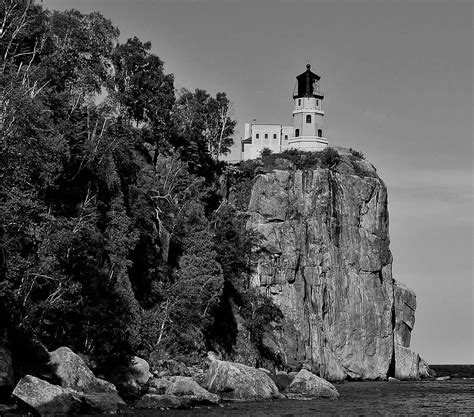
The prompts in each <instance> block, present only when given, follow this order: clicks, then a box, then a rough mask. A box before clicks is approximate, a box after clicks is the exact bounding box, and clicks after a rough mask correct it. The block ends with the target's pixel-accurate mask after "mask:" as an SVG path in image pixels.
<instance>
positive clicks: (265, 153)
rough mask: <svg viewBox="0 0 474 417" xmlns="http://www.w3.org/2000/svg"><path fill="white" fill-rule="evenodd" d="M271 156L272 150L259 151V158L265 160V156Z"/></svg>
mask: <svg viewBox="0 0 474 417" xmlns="http://www.w3.org/2000/svg"><path fill="white" fill-rule="evenodd" d="M271 154H272V150H271V149H270V148H263V149H262V150H261V151H260V158H262V159H263V158H266V157H267V156H270V155H271Z"/></svg>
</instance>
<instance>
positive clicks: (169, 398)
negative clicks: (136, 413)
mask: <svg viewBox="0 0 474 417" xmlns="http://www.w3.org/2000/svg"><path fill="white" fill-rule="evenodd" d="M189 406H190V404H189V403H188V402H187V399H186V398H183V397H177V396H176V395H169V394H145V395H144V396H143V397H142V398H140V399H139V400H138V401H137V402H136V403H135V404H134V407H135V408H150V409H157V408H186V407H189Z"/></svg>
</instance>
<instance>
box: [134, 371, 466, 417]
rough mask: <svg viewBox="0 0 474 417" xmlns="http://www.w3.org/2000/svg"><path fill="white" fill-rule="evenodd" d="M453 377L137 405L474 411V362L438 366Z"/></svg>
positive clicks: (224, 410) (217, 411)
mask: <svg viewBox="0 0 474 417" xmlns="http://www.w3.org/2000/svg"><path fill="white" fill-rule="evenodd" d="M433 368H434V369H435V370H436V372H437V375H438V376H444V375H451V376H452V377H453V378H452V379H450V380H448V381H435V380H422V381H390V382H389V381H370V382H369V381H368V382H346V383H343V384H335V386H336V388H337V390H338V391H339V394H340V395H341V396H340V398H339V399H338V400H327V399H317V400H308V401H295V400H279V401H264V402H243V403H230V404H225V405H224V406H223V407H210V408H208V407H202V408H197V409H192V410H169V411H168V410H163V411H161V410H155V411H143V412H142V411H138V410H137V411H136V412H134V415H135V416H137V415H143V416H172V417H178V416H255V417H259V416H273V417H291V416H295V417H296V416H314V415H323V416H324V415H351V416H353V415H357V416H388V415H417V416H419V415H426V416H431V415H466V416H469V415H470V416H474V366H473V365H462V366H459V365H458V366H456V365H454V366H453V365H442V366H433Z"/></svg>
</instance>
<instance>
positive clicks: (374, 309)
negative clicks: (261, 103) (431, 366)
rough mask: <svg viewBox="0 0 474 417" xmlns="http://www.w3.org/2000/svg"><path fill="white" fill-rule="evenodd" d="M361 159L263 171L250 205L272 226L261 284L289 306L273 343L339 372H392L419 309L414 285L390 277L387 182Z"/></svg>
mask: <svg viewBox="0 0 474 417" xmlns="http://www.w3.org/2000/svg"><path fill="white" fill-rule="evenodd" d="M353 166H354V164H352V167H351V164H350V162H349V161H346V160H345V159H344V158H343V160H342V162H341V163H340V164H339V165H338V167H339V168H336V169H335V170H329V169H314V170H274V171H272V172H269V173H266V174H261V175H259V176H257V177H256V178H255V181H254V185H253V189H252V194H251V198H250V202H249V206H248V214H249V220H248V224H247V227H248V228H252V229H255V230H258V231H259V232H260V233H261V234H262V235H263V236H264V242H263V243H262V248H261V249H262V252H261V256H260V259H259V263H258V268H257V272H256V274H255V275H254V276H253V285H254V286H256V287H258V288H259V290H260V291H261V292H262V293H265V294H267V295H269V296H271V297H272V299H273V301H274V302H275V304H276V305H277V306H278V307H279V308H280V309H281V311H282V313H283V316H284V318H283V319H282V320H281V321H280V322H279V323H274V325H273V329H272V331H271V332H270V333H271V335H270V336H269V337H267V339H268V340H271V343H269V347H271V349H272V351H273V353H274V355H275V356H277V357H279V358H280V359H281V361H282V362H283V364H287V365H289V366H293V365H296V364H298V363H302V362H308V361H309V362H310V363H311V364H312V368H313V370H314V371H315V372H316V373H318V374H319V375H320V376H321V377H323V378H325V379H329V380H333V381H334V380H342V379H346V378H352V379H385V378H387V376H390V374H391V373H392V374H393V373H394V372H395V371H394V369H395V359H396V357H399V356H400V355H399V354H398V352H399V351H400V349H398V348H397V352H395V349H394V346H395V345H397V346H401V347H403V348H404V349H405V348H408V347H409V344H410V332H411V330H412V329H413V325H414V319H415V316H414V312H415V308H416V297H415V294H414V293H413V291H411V290H409V289H408V288H406V287H405V286H403V285H401V284H398V283H396V282H395V280H394V279H393V278H392V255H391V252H390V249H389V241H390V240H389V229H388V226H389V217H388V209H387V189H386V187H385V184H384V183H383V181H382V180H381V179H380V178H379V177H378V176H377V174H376V171H375V168H374V167H373V166H372V165H371V164H370V163H368V162H366V161H364V171H362V173H361V171H360V170H359V171H358V172H357V173H356V172H355V171H354V168H353ZM270 345H271V346H270ZM395 353H397V354H395ZM405 356H406V355H405ZM405 362H406V363H407V366H409V367H410V370H407V372H406V375H409V377H410V378H417V377H418V376H417V375H416V371H413V367H415V368H416V364H415V365H414V364H413V361H405ZM408 362H409V363H408ZM400 366H403V364H400ZM397 373H398V374H402V373H403V374H405V372H401V371H400V367H399V366H398V367H397Z"/></svg>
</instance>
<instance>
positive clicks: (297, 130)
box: [295, 129, 300, 138]
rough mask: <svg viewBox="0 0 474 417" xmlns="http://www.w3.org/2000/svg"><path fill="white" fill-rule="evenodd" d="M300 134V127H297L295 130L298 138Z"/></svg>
mask: <svg viewBox="0 0 474 417" xmlns="http://www.w3.org/2000/svg"><path fill="white" fill-rule="evenodd" d="M299 135H300V130H299V129H296V130H295V137H296V138H297V137H298V136H299Z"/></svg>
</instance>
